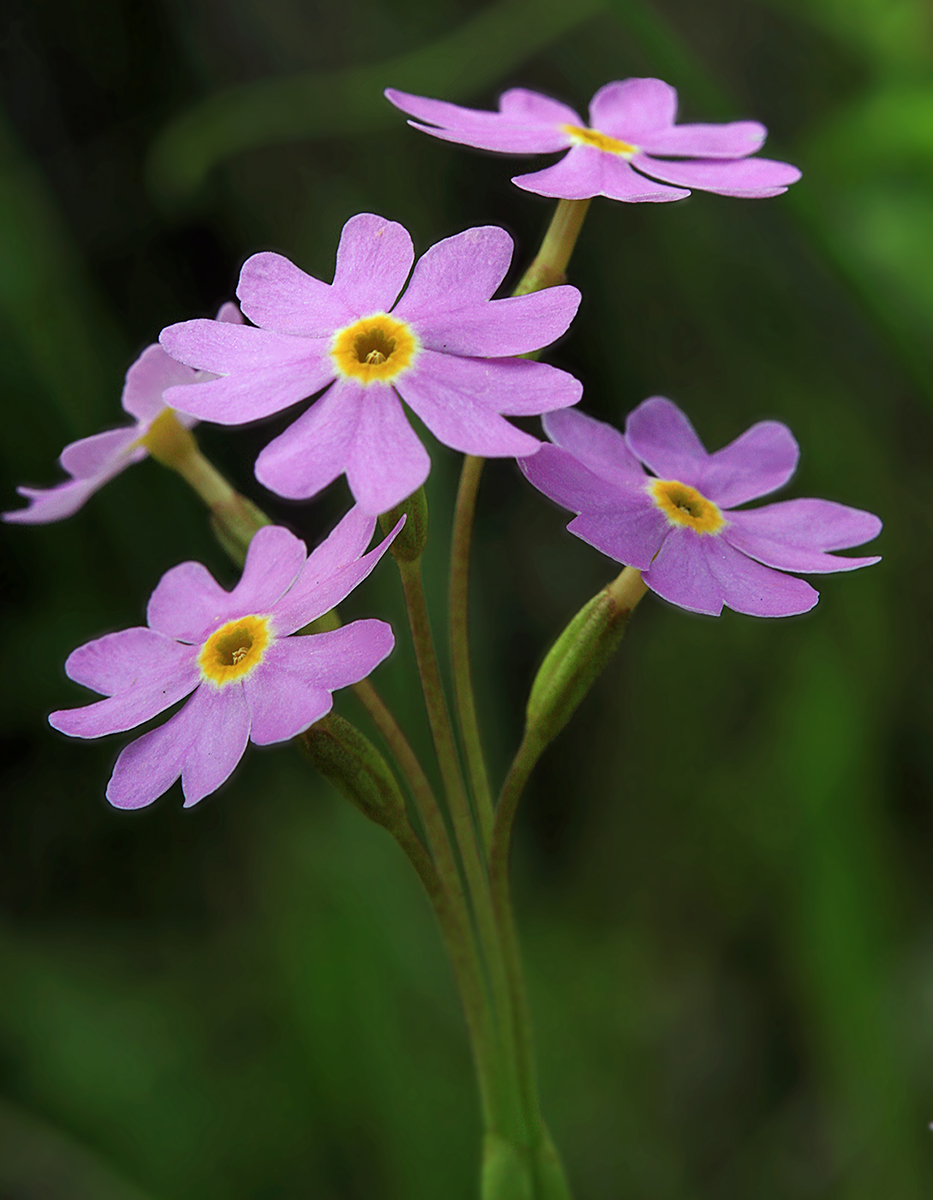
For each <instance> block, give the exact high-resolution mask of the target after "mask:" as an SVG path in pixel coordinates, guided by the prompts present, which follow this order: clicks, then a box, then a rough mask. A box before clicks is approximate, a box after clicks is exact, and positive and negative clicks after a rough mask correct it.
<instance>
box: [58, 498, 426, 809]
mask: <svg viewBox="0 0 933 1200" xmlns="http://www.w3.org/2000/svg"><path fill="white" fill-rule="evenodd" d="M403 519H404V518H403ZM401 525H402V522H401V521H400V522H399V523H398V525H397V526H396V527H395V529H394V530H393V531H392V533H391V534H390V535H389V536H388V537H387V538H386V539H385V540H384V541H383V542H381V543H380V544H379V545H378V546H377V547H376V548H375V549H374V550H371V551H370V552H369V553H368V554H364V553H363V552H364V550H365V549H366V546H367V544H368V543H369V540H370V538H371V537H372V533H373V528H374V526H375V521H374V519H373V518H372V517H368V516H366V515H365V514H364V513H362V512H360V510H359V509H357V508H354V509H352V510H351V511H350V512H349V513H348V514H347V515H346V516H345V517H344V518H343V520H342V521H341V522H340V524H339V525H338V526H337V527H336V529H334V531H333V532H332V533H331V534H330V536H329V537H328V538H327V539H326V540H325V541H324V542H322V543H321V545H320V546H318V548H317V549H316V550H314V551H313V552H312V553H311V555H310V556H308V554H307V551H306V549H305V545H304V543H303V542H301V541H299V539H298V538H296V537H295V536H294V535H293V534H291V533H289V532H288V530H287V529H283V528H281V527H280V526H277V525H269V526H265V527H264V528H262V529H260V530H259V531H258V533H256V535H255V536H254V538H253V540H252V541H251V542H250V546H249V551H248V552H247V556H246V565H245V567H244V568H243V574H242V576H241V578H240V582H239V583H238V584H237V585H236V587H235V588H234V589H233V591H232V592H227V591H225V590H224V589H223V588H221V587H220V586H219V585H218V584H217V583H215V582H214V579H213V578H212V577H211V575H210V574H209V573H208V572H207V570H206V569H205V568H204V567H202V566H201V564H200V563H196V562H185V563H181V564H180V565H179V566H177V567H173V568H172V570H170V571H167V572H166V574H165V575H163V576H162V579H161V580H160V582H159V584H158V586H157V587H156V589H155V591H154V592H153V593H152V596H151V598H150V600H149V607H148V611H147V614H146V615H147V621H148V626H147V627H140V628H135V629H124V630H121V631H120V632H119V633H110V634H107V635H106V636H105V637H101V638H97V639H95V640H94V641H92V642H88V643H87V644H86V645H84V646H80V647H79V648H78V649H77V650H75V651H74V653H73V654H71V655H70V656H69V658H68V660H67V662H66V663H65V670H66V672H67V674H68V675H69V677H70V678H71V679H74V680H75V681H76V682H77V683H81V684H84V686H85V687H89V688H92V689H93V690H94V691H95V692H101V693H102V694H103V695H104V696H105V697H106V699H104V700H98V701H97V702H96V703H95V704H89V705H86V706H85V707H84V708H72V709H66V710H63V711H60V712H53V713H52V715H51V716H50V717H49V721H50V723H51V724H52V726H53V727H54V728H55V729H58V730H61V732H62V733H67V734H70V735H71V736H72V737H84V738H92V737H102V736H103V735H104V734H108V733H118V732H122V731H124V730H127V729H132V728H134V727H135V726H137V725H141V724H143V722H145V721H148V720H149V719H150V718H152V717H155V716H158V714H159V713H162V712H165V710H166V709H167V708H170V707H171V706H172V705H173V704H175V703H177V702H178V701H179V700H183V699H184V698H185V697H186V696H190V699H189V700H188V702H187V704H185V706H184V707H183V708H182V709H180V710H179V711H178V712H177V713H175V714H174V716H172V717H170V718H169V719H168V721H166V722H165V724H164V725H160V726H159V727H158V728H156V729H153V730H151V731H150V732H149V733H145V734H143V736H142V737H141V738H138V739H137V740H136V741H135V742H131V743H130V744H129V745H128V746H127V747H126V748H125V749H124V750H123V751H122V752H121V754H120V756H119V758H118V759H117V762H116V766H115V767H114V770H113V775H112V777H111V779H110V783H109V784H108V786H107V799H108V800H109V801H110V803H111V804H113V805H115V806H116V807H117V808H142V807H143V806H144V805H146V804H151V803H152V801H153V800H155V799H156V798H157V797H158V796H161V795H162V793H163V792H166V791H168V789H169V788H170V787H171V786H172V784H173V783H174V782H175V780H176V779H178V777H179V776H181V782H182V788H183V790H184V794H185V807H186V808H187V807H189V806H190V805H192V804H196V803H197V802H198V801H199V800H201V799H203V797H204V796H207V795H208V794H209V793H210V792H213V791H215V790H216V789H217V788H219V787H220V785H221V784H222V783H223V782H224V780H225V779H227V778H228V776H229V775H230V774H231V773H232V771H233V769H234V767H236V765H237V763H238V762H239V761H240V759H241V758H242V757H243V752H244V751H245V749H246V743H247V741H252V742H254V743H255V744H256V745H257V746H267V745H270V744H271V743H273V742H284V741H286V740H288V739H289V738H293V737H295V736H296V735H297V734H299V733H302V732H304V730H306V729H307V728H308V727H309V726H310V725H312V724H313V723H314V722H315V721H317V720H319V719H320V718H321V717H323V716H324V714H325V713H327V712H329V711H330V708H331V705H332V703H333V700H332V697H331V692H333V691H334V690H335V689H336V688H342V687H346V686H347V685H348V684H351V683H357V682H358V681H359V680H360V679H363V678H364V677H365V676H366V675H368V674H369V673H370V671H372V670H373V669H374V668H375V667H376V666H377V665H378V664H379V663H380V662H382V660H383V659H384V658H385V657H386V655H387V654H388V653H389V652H390V651H391V649H392V646H393V645H394V638H393V636H392V630H391V627H390V626H389V625H387V624H386V623H385V622H384V621H375V620H366V621H354V622H352V623H351V624H349V625H344V626H342V627H341V628H339V629H335V630H333V632H330V633H318V634H308V635H304V636H298V637H295V636H291V635H293V634H294V633H295V631H296V630H299V629H301V628H302V626H304V625H307V624H308V622H309V621H313V620H314V619H315V618H316V617H319V616H321V615H322V614H323V613H326V612H329V611H330V610H331V609H332V608H333V607H334V605H335V604H339V602H340V601H341V600H343V599H344V597H345V596H347V595H348V594H349V593H350V592H351V591H352V590H353V588H355V587H356V586H357V584H359V583H361V582H362V581H363V580H364V579H365V578H366V576H367V575H368V574H369V573H370V571H372V569H373V567H374V566H375V565H376V563H377V562H378V561H379V559H380V558H381V557H382V555H383V554H384V553H385V551H386V549H387V548H388V546H389V544H390V542H391V541H392V539H393V538H394V537H395V535H396V533H397V532H398V530H399V529H400V528H401Z"/></svg>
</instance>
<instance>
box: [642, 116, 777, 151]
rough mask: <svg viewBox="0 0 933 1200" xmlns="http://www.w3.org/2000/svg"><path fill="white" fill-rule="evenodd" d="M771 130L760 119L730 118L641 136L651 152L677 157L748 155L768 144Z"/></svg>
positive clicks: (660, 130) (643, 143) (670, 128)
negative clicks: (767, 139) (738, 119)
mask: <svg viewBox="0 0 933 1200" xmlns="http://www.w3.org/2000/svg"><path fill="white" fill-rule="evenodd" d="M767 136H768V131H767V129H765V127H764V125H762V124H761V123H760V122H758V121H729V122H728V123H727V124H725V125H670V126H668V127H667V128H662V129H656V130H652V131H651V132H647V133H645V134H644V135H643V136H642V138H641V139H640V142H639V145H640V148H641V149H642V150H644V151H646V152H647V153H648V154H662V155H667V154H670V155H674V156H676V157H677V158H745V157H746V155H749V154H755V153H757V151H759V150H760V149H761V147H762V146H763V145H764V140H765V138H766V137H767Z"/></svg>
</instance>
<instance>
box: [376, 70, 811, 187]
mask: <svg viewBox="0 0 933 1200" xmlns="http://www.w3.org/2000/svg"><path fill="white" fill-rule="evenodd" d="M385 94H386V96H387V97H388V99H389V100H391V102H392V103H393V104H394V105H395V106H396V108H400V109H401V110H402V112H405V113H409V114H410V115H411V116H413V117H417V118H418V120H417V121H409V122H408V123H409V125H412V126H414V128H415V129H420V130H421V131H422V132H423V133H430V134H431V135H432V136H433V137H437V138H443V139H444V140H445V141H448V142H459V143H460V144H461V145H463V146H475V147H476V148H477V149H479V150H499V151H502V152H504V153H506V154H547V153H550V152H551V151H554V150H569V151H570V153H569V154H567V155H566V156H565V157H564V158H562V159H561V160H560V161H559V162H556V163H555V164H554V165H553V166H551V167H546V168H545V169H544V170H543V171H535V172H534V173H533V174H531V175H517V176H516V177H515V178H514V179H513V180H512V182H513V183H516V184H518V186H519V187H520V188H524V189H525V190H526V191H528V192H536V193H537V194H538V195H539V196H554V197H562V198H563V199H565V200H585V199H587V198H589V197H590V196H608V197H609V199H610V200H625V201H630V202H638V201H641V200H681V199H682V198H683V197H684V196H689V195H690V192H689V189H690V188H699V189H700V191H704V192H717V193H718V194H719V195H721V196H745V197H748V198H761V197H763V196H778V195H780V194H781V192H785V191H787V188H788V186H789V185H790V184H792V183H796V181H797V180H798V179H799V178H800V172H799V171H798V170H797V168H796V167H792V166H790V165H789V164H788V163H782V162H774V161H772V160H771V159H767V158H749V157H748V156H749V155H750V154H754V153H755V152H756V151H757V150H760V149H761V146H762V144H763V142H764V140H765V137H766V135H767V130H766V129H765V127H764V126H763V125H760V124H759V123H758V122H757V121H732V122H730V123H729V124H728V125H675V124H674V117H675V115H676V112H677V92H676V91H675V90H674V88H672V87H671V86H670V84H667V83H664V82H662V80H660V79H623V80H621V81H618V82H616V83H607V84H606V86H605V87H602V88H600V89H599V91H598V92H597V93H596V95H595V96H594V97H593V99H592V100H591V102H590V119H589V124H587V123H586V122H584V120H583V118H582V117H580V116H578V114H577V113H575V112H574V110H573V109H572V108H568V107H567V105H565V104H561V103H559V102H558V101H557V100H551V99H550V98H549V97H548V96H542V95H540V93H538V92H529V91H526V90H525V89H524V88H512V89H511V90H510V91H508V92H505V93H504V94H503V95H502V97H501V99H500V101H499V111H498V112H497V113H493V112H486V111H481V110H478V109H474V108H461V107H460V106H459V105H457V104H448V103H446V102H445V101H443V100H429V99H427V98H426V97H424V96H411V95H408V93H406V92H397V91H395V90H394V89H393V88H387V89H386V93H385ZM423 121H426V122H428V124H421V123H420V122H423ZM658 156H660V157H658ZM649 176H650V178H648V177H649ZM655 180H660V181H661V182H660V183H655V182H654V181H655ZM666 184H673V185H674V186H673V187H667V186H665V185H666Z"/></svg>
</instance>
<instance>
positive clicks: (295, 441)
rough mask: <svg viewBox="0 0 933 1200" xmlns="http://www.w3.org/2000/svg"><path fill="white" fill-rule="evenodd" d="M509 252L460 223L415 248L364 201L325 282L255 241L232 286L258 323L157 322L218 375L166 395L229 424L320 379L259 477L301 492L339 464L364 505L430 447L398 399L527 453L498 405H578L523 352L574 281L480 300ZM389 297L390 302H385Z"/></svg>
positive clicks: (539, 342)
mask: <svg viewBox="0 0 933 1200" xmlns="http://www.w3.org/2000/svg"><path fill="white" fill-rule="evenodd" d="M511 258H512V239H511V238H510V237H509V235H508V234H507V233H506V232H505V230H504V229H498V228H496V227H495V226H484V227H481V228H478V229H468V230H466V231H465V232H464V233H460V234H457V235H456V237H451V238H447V239H446V240H445V241H442V242H438V243H437V245H435V246H432V247H431V249H430V250H428V251H427V253H426V254H423V255H422V256H421V258H420V259H419V260H418V263H417V265H416V266H415V270H414V273H413V274H412V277H411V280H410V282H409V283H408V287H407V289H406V290H405V294H404V295H403V296H402V298H401V300H399V301H398V303H397V304H396V300H397V298H398V295H399V293H400V292H401V290H402V288H403V287H404V286H405V281H406V279H407V278H408V274H409V272H410V271H411V267H412V262H413V260H414V249H413V247H412V242H411V238H410V237H409V235H408V233H407V231H406V230H405V229H404V228H403V227H402V226H401V225H398V224H396V223H395V222H394V221H387V220H385V219H384V218H383V217H377V216H374V215H372V214H371V213H360V214H358V215H357V216H355V217H352V218H351V219H350V220H349V221H348V222H347V223H346V225H345V226H344V228H343V233H342V235H341V238H340V246H339V248H338V251H337V269H336V272H335V274H334V282H333V284H327V283H323V282H322V281H321V280H319V279H315V278H314V277H313V276H311V275H306V274H305V273H304V271H301V270H299V268H298V267H296V266H295V265H294V264H293V263H291V262H289V260H288V259H287V258H283V257H282V256H281V255H280V254H270V253H264V254H256V255H254V256H253V257H252V258H251V259H249V260H248V261H247V262H246V264H245V265H244V267H243V271H242V273H241V275H240V283H239V287H238V288H237V295H238V296H239V298H240V303H241V305H242V308H243V312H244V313H245V314H246V316H247V317H249V319H250V320H251V321H254V322H255V323H256V325H258V326H260V328H258V329H254V328H252V327H246V326H244V327H242V328H238V329H233V328H225V327H222V326H219V325H217V323H216V322H214V321H184V322H182V323H180V324H178V325H171V326H169V328H168V329H165V330H163V332H162V337H161V342H162V345H163V346H164V347H165V349H166V350H167V351H168V352H169V354H171V355H172V356H173V357H174V358H178V359H180V360H181V361H182V362H185V363H187V364H188V365H189V366H192V367H197V368H200V369H202V370H207V371H212V372H214V373H216V374H218V375H221V376H223V378H221V379H217V380H215V381H214V382H211V383H205V384H201V385H200V386H198V387H196V388H190V389H189V388H184V389H182V388H172V389H171V390H170V391H169V393H168V399H169V402H170V403H172V404H176V405H180V406H181V407H182V408H183V409H184V410H185V411H186V412H189V413H192V414H194V415H195V416H197V417H200V418H202V419H204V420H208V421H219V422H220V423H221V424H224V425H237V424H240V423H242V422H244V421H252V420H255V419H256V418H258V417H266V416H269V415H270V414H271V413H275V412H278V411H280V410H281V409H284V408H288V407H289V406H290V405H292V404H294V403H295V402H296V401H298V400H303V399H305V398H306V397H308V396H311V395H313V394H314V393H315V392H320V391H321V390H322V389H327V390H326V391H325V393H324V395H323V396H321V397H320V399H318V400H317V401H316V402H315V403H314V404H313V405H312V406H311V408H309V409H308V410H307V412H305V413H304V414H303V415H302V416H300V417H299V418H298V420H297V421H295V422H294V424H292V425H291V426H289V428H288V429H286V430H285V432H284V433H282V434H280V435H279V437H277V438H276V439H275V440H274V441H273V442H271V443H270V444H269V445H268V446H267V447H266V448H265V449H264V450H263V452H262V453H261V454H260V456H259V458H258V460H257V462H256V477H257V478H258V479H259V480H260V482H261V483H264V484H265V485H266V487H268V488H271V489H272V491H274V492H278V493H279V495H281V496H288V497H291V498H293V499H307V498H308V497H310V496H313V495H315V494H316V493H317V492H319V491H321V489H322V488H324V487H326V486H327V485H328V484H329V483H330V482H331V481H332V480H334V479H336V478H337V477H338V476H339V475H342V474H344V473H346V476H347V481H348V483H349V485H350V490H351V491H352V492H353V495H354V497H355V498H356V500H357V502H358V503H359V504H360V505H361V507H362V508H364V509H365V510H366V511H367V512H371V513H380V512H385V511H386V510H388V509H390V508H392V507H393V506H394V505H396V504H398V503H399V502H400V501H402V500H404V499H405V497H406V496H409V495H410V494H411V493H412V492H413V491H415V490H416V489H417V488H418V487H420V485H421V484H422V483H424V481H425V479H426V478H427V475H428V471H429V469H430V460H429V458H428V455H427V451H426V450H425V448H424V446H422V444H421V441H420V439H419V438H418V435H417V434H416V433H415V431H414V430H413V429H412V427H411V425H409V423H408V420H407V418H406V416H405V413H404V412H403V410H402V405H401V403H400V401H399V397H401V399H403V400H404V401H405V403H406V404H407V405H408V406H409V408H411V409H412V410H413V411H414V412H415V413H416V414H417V415H418V416H419V417H420V418H421V420H422V421H423V422H424V423H425V425H427V427H428V428H429V429H430V430H431V432H432V433H433V434H434V435H435V436H436V437H437V438H438V439H439V440H440V441H442V442H444V443H445V444H446V445H448V446H452V447H453V448H454V449H455V450H462V451H463V452H464V453H467V454H478V455H484V456H491V457H504V456H511V455H527V454H533V453H534V451H535V450H536V449H537V448H538V446H539V445H540V443H539V442H538V440H537V438H533V437H531V436H530V435H529V434H527V433H523V432H522V431H521V430H519V429H516V428H515V426H514V425H510V424H509V422H508V421H506V420H505V419H504V416H503V414H504V415H505V416H524V415H529V414H537V413H542V412H547V411H549V410H551V409H555V408H561V407H564V406H565V405H568V404H574V403H576V401H577V400H579V398H580V395H581V393H582V387H581V385H580V384H579V383H578V382H577V380H576V379H574V378H573V376H571V375H568V374H567V373H566V372H564V371H559V370H557V369H556V368H555V367H550V366H547V365H545V364H544V363H537V362H530V361H528V360H526V359H519V358H516V357H514V356H515V355H519V354H525V353H527V352H529V351H532V350H537V349H540V347H542V346H545V345H547V344H548V343H550V342H552V341H553V340H554V339H555V338H557V337H559V336H560V335H561V334H562V333H563V332H564V331H565V330H566V329H567V327H568V325H569V324H570V322H571V320H572V319H573V315H574V313H575V312H576V310H577V305H578V304H579V302H580V293H579V292H578V291H577V289H576V288H573V287H568V286H561V287H553V288H548V289H547V290H546V291H543V292H538V293H536V294H534V295H528V296H520V297H513V298H510V299H505V300H490V297H491V296H492V294H493V293H494V292H495V290H496V288H497V287H498V286H499V284H500V283H501V282H502V280H503V278H504V276H505V273H506V271H507V270H508V267H509V263H510V261H511ZM393 306H394V307H393Z"/></svg>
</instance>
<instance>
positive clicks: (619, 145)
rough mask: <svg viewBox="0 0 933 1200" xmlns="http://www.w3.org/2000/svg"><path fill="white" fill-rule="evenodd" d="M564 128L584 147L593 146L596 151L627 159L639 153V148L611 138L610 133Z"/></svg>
mask: <svg viewBox="0 0 933 1200" xmlns="http://www.w3.org/2000/svg"><path fill="white" fill-rule="evenodd" d="M562 128H563V130H564V133H569V134H570V136H571V137H572V138H573V140H574V141H575V142H579V143H580V145H582V146H592V147H593V149H594V150H604V151H605V152H606V153H607V154H623V155H625V157H626V158H631V156H632V155H633V154H637V153H638V147H637V146H631V145H629V143H628V142H623V141H620V139H619V138H614V137H610V136H609V134H608V133H600V132H599V130H598V129H584V128H583V126H582V125H564V126H562Z"/></svg>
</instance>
